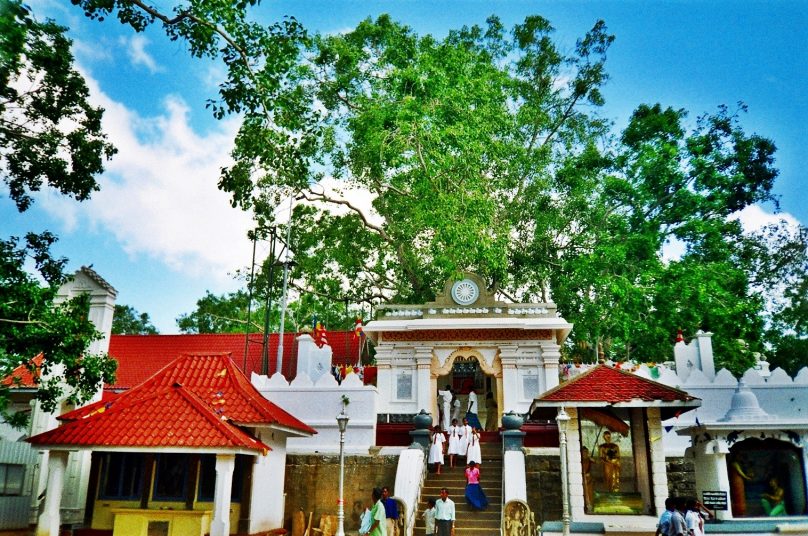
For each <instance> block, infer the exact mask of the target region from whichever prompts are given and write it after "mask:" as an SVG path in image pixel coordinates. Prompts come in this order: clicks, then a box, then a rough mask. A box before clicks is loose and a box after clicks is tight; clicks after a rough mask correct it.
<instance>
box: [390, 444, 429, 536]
mask: <svg viewBox="0 0 808 536" xmlns="http://www.w3.org/2000/svg"><path fill="white" fill-rule="evenodd" d="M425 461H426V459H425V456H424V451H423V450H421V449H420V448H412V449H405V450H402V451H401V454H400V455H399V457H398V468H397V469H396V484H395V488H394V489H393V492H394V494H395V495H394V497H393V498H394V499H396V500H397V501H398V503H399V516H401V517H403V518H404V529H403V536H412V534H413V529H414V528H415V521H416V516H417V515H418V498H419V497H420V495H421V487H422V486H423V484H424V477H425V476H426V463H425ZM402 507H403V508H402Z"/></svg>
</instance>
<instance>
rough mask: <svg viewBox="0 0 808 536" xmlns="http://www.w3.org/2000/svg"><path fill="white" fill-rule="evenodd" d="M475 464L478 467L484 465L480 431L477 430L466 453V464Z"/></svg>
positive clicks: (472, 434) (474, 431)
mask: <svg viewBox="0 0 808 536" xmlns="http://www.w3.org/2000/svg"><path fill="white" fill-rule="evenodd" d="M471 462H475V463H476V464H477V465H481V464H482V463H483V455H482V453H481V452H480V431H479V430H478V429H477V428H475V429H474V430H473V431H472V432H471V438H469V450H468V451H467V452H466V463H471Z"/></svg>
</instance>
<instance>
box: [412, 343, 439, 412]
mask: <svg viewBox="0 0 808 536" xmlns="http://www.w3.org/2000/svg"><path fill="white" fill-rule="evenodd" d="M431 368H432V347H431V346H416V347H415V400H416V405H415V412H416V413H417V412H419V411H421V410H422V409H425V410H426V411H427V412H428V413H432V400H433V396H435V393H434V390H433V389H432V382H431V381H430V372H429V371H430V369H431Z"/></svg>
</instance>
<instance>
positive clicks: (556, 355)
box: [539, 342, 561, 396]
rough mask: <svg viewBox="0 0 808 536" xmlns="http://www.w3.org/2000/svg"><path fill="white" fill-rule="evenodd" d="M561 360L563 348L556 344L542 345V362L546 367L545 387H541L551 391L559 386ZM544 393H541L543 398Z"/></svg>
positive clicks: (546, 343) (547, 343)
mask: <svg viewBox="0 0 808 536" xmlns="http://www.w3.org/2000/svg"><path fill="white" fill-rule="evenodd" d="M560 359H561V347H560V346H559V345H557V344H556V343H555V342H545V343H543V344H542V345H541V360H542V366H543V367H544V378H543V380H544V385H542V386H541V387H543V388H544V390H545V391H549V390H550V389H552V388H553V387H555V386H557V385H558V361H559V360H560ZM541 395H542V393H539V396H541Z"/></svg>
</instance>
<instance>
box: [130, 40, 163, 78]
mask: <svg viewBox="0 0 808 536" xmlns="http://www.w3.org/2000/svg"><path fill="white" fill-rule="evenodd" d="M120 39H121V44H122V45H124V46H125V47H126V54H127V56H129V61H131V62H132V64H133V65H142V66H144V67H146V68H147V69H148V70H149V72H150V73H152V74H154V73H157V72H160V71H163V70H164V69H163V67H161V66H160V65H158V64H157V62H156V61H155V60H154V58H153V57H152V56H151V54H149V53H148V52H146V46H147V45H148V44H149V43H150V41H149V39H148V38H147V37H146V36H145V35H142V34H135V35H133V36H132V37H130V38H129V39H127V38H125V37H121V38H120Z"/></svg>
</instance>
